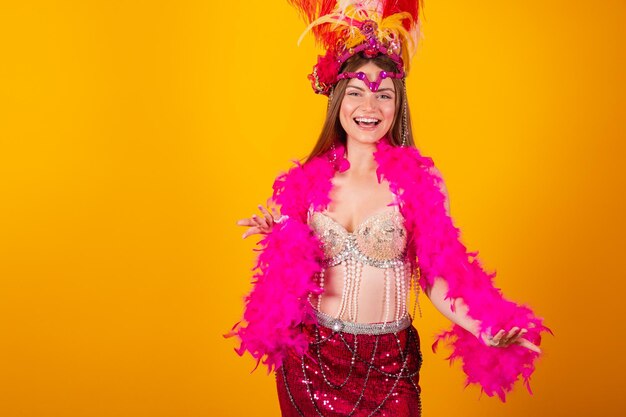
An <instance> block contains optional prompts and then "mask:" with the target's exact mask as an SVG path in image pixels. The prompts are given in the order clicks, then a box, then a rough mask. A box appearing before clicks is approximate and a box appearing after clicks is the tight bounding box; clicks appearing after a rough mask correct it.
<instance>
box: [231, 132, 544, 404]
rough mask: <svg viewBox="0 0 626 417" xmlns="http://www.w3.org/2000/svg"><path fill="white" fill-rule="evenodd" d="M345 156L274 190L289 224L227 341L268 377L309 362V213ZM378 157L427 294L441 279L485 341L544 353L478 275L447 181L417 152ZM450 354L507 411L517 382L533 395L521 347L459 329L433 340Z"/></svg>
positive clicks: (260, 267) (316, 164) (521, 319)
mask: <svg viewBox="0 0 626 417" xmlns="http://www.w3.org/2000/svg"><path fill="white" fill-rule="evenodd" d="M344 151H345V148H344V147H343V146H338V147H337V151H336V155H337V158H336V162H335V165H333V163H331V159H330V154H326V155H321V156H318V157H316V158H314V159H313V160H311V161H309V162H307V163H306V164H304V165H302V164H300V163H298V162H296V166H294V167H292V168H291V169H290V170H289V172H288V173H286V174H282V175H280V176H279V177H278V178H277V179H276V181H275V183H274V195H273V199H274V201H275V202H276V203H277V204H279V205H280V206H281V213H282V214H284V215H287V216H288V217H287V219H286V220H285V221H284V222H283V223H280V224H277V225H276V226H275V227H274V229H273V230H272V232H271V233H270V234H268V235H266V236H265V238H264V239H262V240H261V242H260V245H261V246H262V249H260V251H261V253H260V254H259V257H258V262H257V264H256V266H255V268H254V269H255V270H257V272H256V274H255V275H254V278H255V279H256V281H255V283H254V288H253V289H252V291H251V292H250V294H249V295H248V296H247V297H246V309H245V313H244V317H243V318H244V321H245V322H246V324H245V326H242V325H241V324H240V323H237V324H236V325H235V326H234V327H233V329H232V330H231V332H230V333H229V334H228V336H229V337H230V336H234V335H236V336H238V337H239V338H240V340H241V345H240V347H239V348H238V349H236V351H237V353H238V354H239V355H243V354H244V352H245V351H246V350H247V351H249V352H250V354H251V355H252V356H253V357H254V358H256V359H257V366H258V363H259V362H260V361H261V360H262V361H263V363H264V364H265V365H267V367H268V372H271V371H272V370H273V369H274V368H277V367H279V366H280V365H281V363H282V358H283V357H284V356H285V354H286V352H287V351H288V350H289V349H294V350H295V351H296V353H298V354H299V355H300V354H304V353H305V352H306V350H307V347H308V344H307V340H306V339H305V338H304V336H303V335H302V334H301V332H300V327H299V326H300V324H301V323H310V322H313V321H314V320H315V318H314V315H313V314H312V310H311V307H310V306H309V304H308V302H307V298H308V295H309V294H310V293H318V292H319V291H320V288H319V287H318V285H317V284H316V283H315V281H314V279H313V277H314V275H315V273H316V272H318V271H320V269H321V260H322V257H323V252H322V249H321V243H320V241H319V240H318V238H317V237H316V236H315V234H314V233H313V231H312V230H311V228H310V227H309V226H308V225H307V223H306V221H307V212H308V210H309V208H310V207H313V209H314V210H324V209H325V208H326V207H327V206H328V204H329V203H330V197H329V194H330V191H331V188H332V183H331V179H332V177H333V176H334V174H335V172H336V170H337V169H338V170H339V171H344V170H346V169H347V167H348V166H349V164H348V161H347V160H346V159H345V158H344ZM374 157H375V159H376V161H377V163H378V170H377V175H378V179H379V181H381V180H382V179H383V178H384V179H386V180H387V181H388V182H389V184H390V188H391V191H392V192H394V194H396V195H397V196H398V197H399V201H400V210H401V212H402V214H403V216H404V218H405V227H406V228H407V231H408V237H409V241H408V246H407V248H408V249H407V250H408V255H409V259H410V260H411V262H412V263H413V264H414V266H416V267H417V266H419V267H420V268H421V271H422V275H421V276H422V278H421V282H420V285H421V286H422V288H424V289H425V288H428V287H430V286H432V284H433V282H434V280H435V278H437V277H442V278H444V279H445V281H446V282H447V285H448V294H447V298H450V299H456V298H461V299H463V301H464V302H465V304H466V305H467V307H468V314H469V316H470V317H472V318H473V319H475V320H479V321H480V322H481V328H480V331H481V332H491V329H494V330H496V329H497V330H499V329H505V330H509V329H511V328H513V327H516V326H517V327H521V328H525V329H528V333H527V334H526V336H525V337H526V338H527V339H528V340H530V341H531V342H533V343H535V344H537V345H539V344H540V342H541V332H543V331H549V330H548V329H547V328H546V327H545V326H543V324H542V320H541V319H540V318H537V317H535V316H534V314H533V312H532V311H531V310H530V309H529V308H528V307H525V306H520V305H517V304H515V303H513V302H511V301H508V300H506V299H505V298H504V297H503V296H502V294H501V292H500V290H499V289H498V288H496V287H494V285H493V278H494V276H495V274H493V273H491V274H490V273H487V272H485V271H484V270H483V268H482V267H481V265H480V263H479V261H478V259H477V258H476V255H477V254H476V253H471V252H468V251H467V250H466V248H465V246H464V245H463V244H462V243H461V240H460V237H459V229H457V228H456V227H455V226H454V224H453V221H452V219H451V218H450V216H448V214H447V213H446V210H445V196H444V194H443V192H442V191H441V187H440V185H441V181H442V179H441V178H440V177H439V176H438V175H437V174H435V172H436V170H434V169H433V168H434V165H433V162H432V160H431V159H430V158H428V157H424V156H422V155H421V154H420V153H419V151H418V150H417V149H415V148H409V147H394V146H391V145H390V144H389V142H388V141H387V140H386V139H381V140H380V141H379V142H378V143H377V150H376V152H375V154H374ZM440 341H446V342H448V343H449V345H450V346H451V348H452V353H451V355H450V356H449V359H450V361H454V360H455V359H457V358H460V359H461V360H462V362H463V367H462V368H463V371H464V372H465V374H466V375H467V380H466V383H467V385H469V384H472V383H476V384H478V385H480V386H481V389H482V390H483V391H484V392H485V393H486V394H487V395H489V396H493V395H498V396H499V397H500V399H501V400H502V401H505V395H506V393H507V392H509V391H511V389H512V388H513V385H514V383H515V382H516V381H517V380H518V379H519V377H520V376H521V377H522V379H523V380H524V383H525V384H526V387H527V388H528V390H529V392H530V386H529V379H530V376H531V374H532V373H533V371H534V369H535V367H534V363H535V360H536V359H537V357H538V354H537V353H535V352H532V351H530V350H528V349H526V348H524V347H521V346H519V345H512V346H509V347H507V348H493V347H489V346H487V345H485V344H484V343H483V342H482V340H480V339H478V338H476V337H475V336H474V335H472V334H471V333H470V332H468V331H466V330H465V329H463V328H461V327H460V326H458V325H453V326H452V328H451V329H450V330H449V331H445V332H442V333H441V334H439V335H438V336H437V337H436V340H435V343H434V344H433V350H435V349H436V346H437V344H438V343H439V342H440Z"/></svg>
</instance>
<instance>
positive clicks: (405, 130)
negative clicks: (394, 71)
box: [402, 78, 409, 146]
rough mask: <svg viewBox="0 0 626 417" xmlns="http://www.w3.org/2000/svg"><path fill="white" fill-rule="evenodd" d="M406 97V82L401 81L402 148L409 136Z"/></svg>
mask: <svg viewBox="0 0 626 417" xmlns="http://www.w3.org/2000/svg"><path fill="white" fill-rule="evenodd" d="M406 102H407V97H406V82H405V79H404V78H403V79H402V146H407V137H408V135H409V126H408V123H407V103H406Z"/></svg>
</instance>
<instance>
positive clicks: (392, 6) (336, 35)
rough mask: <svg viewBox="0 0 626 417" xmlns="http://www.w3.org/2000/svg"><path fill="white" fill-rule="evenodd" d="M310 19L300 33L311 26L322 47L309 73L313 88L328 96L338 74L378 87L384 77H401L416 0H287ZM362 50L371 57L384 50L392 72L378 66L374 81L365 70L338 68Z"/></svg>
mask: <svg viewBox="0 0 626 417" xmlns="http://www.w3.org/2000/svg"><path fill="white" fill-rule="evenodd" d="M288 1H289V2H290V3H291V4H292V5H293V6H294V7H296V9H298V10H299V11H300V12H301V14H302V15H303V16H304V18H305V20H306V21H307V22H308V23H309V26H308V27H307V28H306V30H305V31H304V33H303V34H302V36H301V37H300V40H299V41H298V43H300V41H301V40H302V38H303V37H304V36H305V35H306V34H307V33H308V32H309V31H312V32H313V34H314V35H315V39H316V42H317V43H318V44H320V45H321V46H322V47H323V48H324V49H326V54H325V55H320V56H318V58H317V64H316V65H315V66H314V67H313V73H311V74H309V76H308V78H309V80H310V81H311V85H312V87H313V90H314V91H315V92H316V93H318V94H324V95H329V94H330V92H331V90H332V88H333V87H334V85H335V84H336V83H337V82H338V81H339V80H341V79H345V78H357V79H359V80H362V81H363V82H364V83H365V84H366V85H367V87H368V88H369V89H370V90H371V91H377V90H378V87H379V86H380V83H381V82H382V80H384V79H385V78H404V77H405V75H406V74H407V73H408V69H409V62H410V59H411V56H412V55H413V53H414V52H415V48H416V46H417V40H418V35H419V30H418V26H419V20H418V9H419V0H412V1H406V0H404V1H402V0H382V1H375V0H360V1H359V0H330V1H329V0H308V1H302V0H300V1H299V0H288ZM359 53H360V54H362V55H363V56H365V57H367V58H374V57H376V56H378V55H381V54H385V55H387V56H389V57H390V58H391V59H392V60H393V62H395V64H396V71H394V72H389V71H380V72H379V74H378V77H377V78H376V79H375V80H370V79H368V78H367V75H366V74H365V73H363V72H341V66H342V65H343V64H344V62H346V61H347V60H348V59H349V58H350V57H352V56H354V55H356V54H359Z"/></svg>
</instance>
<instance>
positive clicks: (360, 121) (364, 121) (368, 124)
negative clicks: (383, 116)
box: [353, 117, 380, 130]
mask: <svg viewBox="0 0 626 417" xmlns="http://www.w3.org/2000/svg"><path fill="white" fill-rule="evenodd" d="M353 120H354V123H356V125H357V126H359V128H361V129H363V130H375V129H376V126H378V124H379V123H380V119H376V118H373V117H355V118H354V119H353Z"/></svg>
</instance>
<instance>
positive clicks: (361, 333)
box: [232, 2, 545, 416]
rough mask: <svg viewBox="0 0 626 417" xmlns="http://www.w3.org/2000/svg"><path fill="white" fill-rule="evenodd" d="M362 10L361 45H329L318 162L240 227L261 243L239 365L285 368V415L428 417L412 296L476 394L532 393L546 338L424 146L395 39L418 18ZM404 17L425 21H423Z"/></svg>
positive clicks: (280, 378) (377, 7)
mask: <svg viewBox="0 0 626 417" xmlns="http://www.w3.org/2000/svg"><path fill="white" fill-rule="evenodd" d="M366 3H370V4H368V5H367V6H369V8H368V9H366V10H365V13H357V12H359V11H361V12H362V11H363V9H361V10H357V12H354V10H353V12H354V13H356V14H354V13H353V14H352V15H350V16H349V17H350V19H349V23H348V25H350V26H358V34H359V35H360V36H361V38H357V41H356V42H357V43H354V42H352V44H350V43H349V41H350V39H348V42H346V44H347V45H349V47H348V48H343V49H342V50H341V51H339V52H337V51H335V50H332V49H329V52H328V53H327V56H326V57H321V58H320V59H319V60H318V64H317V65H316V66H315V67H314V71H313V74H312V75H311V76H310V78H311V81H312V84H313V87H314V89H315V90H316V92H319V93H322V94H326V95H328V96H329V106H328V111H327V116H326V121H325V123H324V127H323V128H322V133H321V135H320V137H319V139H318V142H317V144H316V145H315V147H314V149H313V151H312V153H311V155H310V156H309V158H307V160H306V162H305V163H304V164H302V165H298V166H296V167H294V168H292V169H291V170H290V171H289V172H288V173H287V174H284V175H282V176H280V177H279V178H278V179H277V181H276V182H275V184H274V190H275V192H274V196H273V200H274V202H276V203H277V204H279V205H280V206H281V212H282V216H280V217H279V214H278V213H277V212H276V210H273V213H270V212H269V211H268V210H267V209H265V208H264V207H262V206H259V208H260V209H261V211H262V213H263V216H262V217H259V216H256V215H255V216H253V217H252V218H250V219H242V220H240V221H238V224H239V225H242V226H248V227H249V229H248V230H247V231H246V232H245V233H244V235H243V237H244V238H245V237H247V236H250V235H252V234H256V233H260V234H263V235H264V236H265V237H264V239H263V240H262V241H261V244H262V246H263V251H262V253H261V254H260V256H259V261H258V264H257V268H258V270H259V272H258V273H257V275H256V276H255V277H256V278H257V282H256V284H255V288H254V289H253V291H252V292H251V294H250V295H249V296H248V299H247V306H246V312H245V314H244V319H245V320H246V322H247V325H246V326H245V327H243V326H242V327H239V328H238V329H237V330H233V332H232V334H233V335H234V334H236V335H238V336H239V337H240V338H241V341H242V344H241V347H240V349H239V353H240V354H243V352H244V351H245V350H248V351H249V352H250V353H251V354H252V355H253V356H254V357H256V358H257V359H258V360H261V359H264V363H265V364H267V365H268V367H269V368H270V369H273V368H276V379H277V389H278V395H279V400H280V405H281V411H282V413H283V416H316V415H317V416H345V415H353V416H369V415H393V416H409V415H420V413H421V402H420V387H419V384H418V382H419V369H420V366H421V354H420V348H419V337H418V334H417V330H416V329H415V327H413V326H412V318H413V316H414V315H415V312H414V311H413V313H412V314H409V308H408V306H407V300H408V298H409V297H408V293H409V289H410V288H413V289H414V291H416V298H417V291H418V289H419V288H420V287H421V288H423V289H424V290H425V291H426V293H427V295H428V296H429V298H430V299H431V301H432V302H433V304H434V305H435V307H436V308H437V309H438V310H439V311H441V312H442V313H443V314H444V315H445V316H446V317H448V318H449V319H450V320H451V321H452V322H453V323H454V327H453V329H452V330H451V331H449V332H446V333H443V334H441V335H440V336H439V337H438V340H439V339H444V338H449V339H450V340H451V341H452V345H453V349H454V350H453V354H452V358H456V357H460V358H461V359H462V360H463V369H464V371H465V372H466V373H467V375H468V383H478V384H480V385H481V387H482V389H483V390H484V391H485V392H486V393H487V394H488V395H493V394H497V395H499V396H500V397H501V398H502V399H504V395H505V392H507V391H509V390H510V389H511V387H512V384H513V383H514V382H515V380H517V379H518V377H519V376H520V375H521V376H522V377H523V378H524V379H525V380H526V382H527V381H528V378H529V377H530V374H531V373H532V370H533V369H534V368H533V363H534V360H535V359H536V357H537V355H538V353H539V352H540V350H539V347H538V344H539V340H540V332H541V331H542V330H544V329H545V328H544V327H543V326H542V324H541V320H540V319H538V318H536V317H534V315H533V314H532V312H531V311H530V310H529V309H528V308H526V307H521V306H518V305H516V304H514V303H511V302H509V301H507V300H505V299H504V298H502V295H501V294H500V292H499V291H498V290H497V289H496V288H494V287H493V285H492V278H493V275H492V274H487V273H485V272H484V271H483V270H482V268H481V267H480V264H479V262H478V260H477V259H475V254H472V253H468V252H467V251H466V250H465V247H464V246H463V245H462V244H461V243H460V241H459V238H458V229H456V228H455V227H454V226H453V224H452V220H451V218H450V216H449V209H448V203H447V198H446V191H445V186H444V185H443V181H442V180H441V176H440V175H439V173H438V171H437V170H436V168H435V167H434V165H433V164H432V161H431V160H430V159H429V158H425V157H423V156H421V155H420V154H419V152H418V151H417V149H416V148H415V145H414V142H413V138H412V134H411V129H410V113H409V110H408V104H407V99H406V91H405V84H404V77H405V69H406V67H405V65H404V61H405V60H403V59H402V58H401V51H398V50H395V49H394V48H396V47H398V45H397V43H396V44H394V42H397V41H398V39H402V38H401V36H400V35H397V36H391V37H389V36H388V35H389V33H388V32H385V22H387V24H388V23H389V22H390V21H394V22H395V21H397V19H396V20H393V17H394V16H395V17H396V18H397V17H398V14H400V16H406V14H404V15H403V14H402V13H403V11H404V12H406V10H403V9H397V8H396V9H386V8H385V7H386V4H382V3H384V2H366ZM414 3H415V5H416V2H414ZM381 4H382V6H381ZM397 4H398V2H395V3H394V6H395V7H397ZM344 6H345V5H344ZM358 6H359V7H364V6H363V2H358ZM338 7H339V6H338ZM316 10H318V9H316ZM385 10H386V12H385ZM411 10H413V9H411ZM346 13H348V14H349V13H350V11H349V10H346V9H345V8H341V7H339V8H336V9H335V12H334V14H331V18H332V19H334V20H335V22H336V21H339V19H343V20H342V21H344V22H345V21H348V20H347V19H344V17H345V16H346ZM385 13H387V14H386V15H385ZM407 13H408V14H409V15H411V16H413V17H412V19H413V20H416V18H417V15H416V13H417V9H415V10H414V13H413V14H411V13H410V12H407ZM357 17H360V18H361V21H360V24H355V22H358V19H356V18H357ZM373 17H374V18H373ZM385 19H388V20H385ZM320 20H321V21H324V22H328V21H330V20H329V18H328V17H327V16H322V17H319V16H316V19H314V20H313V23H315V22H316V21H318V22H319V21H320ZM313 23H312V24H313ZM403 27H404V26H403ZM409 29H410V28H409ZM402 33H403V32H402V30H401V29H400V30H397V33H396V34H402ZM388 38H391V39H392V41H391V42H385V41H381V39H388ZM334 41H335V42H336V40H334ZM359 42H360V43H359ZM406 42H407V41H406V40H405V41H404V43H405V44H406ZM405 50H406V49H405ZM329 56H330V59H327V58H328V57H329ZM335 61H336V62H338V63H339V64H340V65H338V67H337V68H333V67H332V66H331V68H330V69H329V68H328V67H329V65H328V62H331V63H334V62H335ZM236 327H237V326H236ZM377 413H379V414H377Z"/></svg>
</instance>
